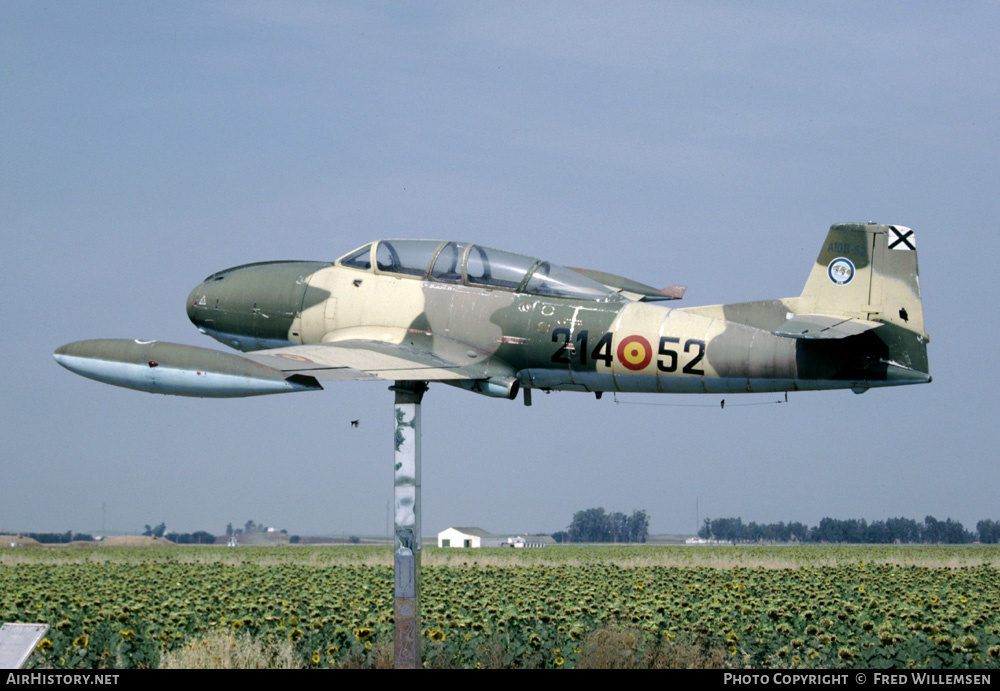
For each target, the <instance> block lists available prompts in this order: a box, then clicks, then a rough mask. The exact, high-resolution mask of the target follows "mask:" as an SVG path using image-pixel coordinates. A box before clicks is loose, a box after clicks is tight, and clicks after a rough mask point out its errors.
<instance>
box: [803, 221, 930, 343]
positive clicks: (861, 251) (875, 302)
mask: <svg viewBox="0 0 1000 691" xmlns="http://www.w3.org/2000/svg"><path fill="white" fill-rule="evenodd" d="M799 311H800V312H811V313H815V314H828V315H837V316H844V317H849V318H851V319H861V320H868V321H873V322H879V323H883V324H895V325H896V326H899V327H901V328H903V329H906V330H907V331H913V332H916V333H917V334H920V335H921V336H923V335H924V308H923V304H922V302H921V300H920V282H919V279H918V277H917V250H916V241H915V240H914V234H913V231H912V230H910V229H909V228H906V227H904V226H885V225H878V224H874V223H869V224H861V223H838V224H836V225H834V226H831V227H830V232H829V233H828V234H827V236H826V242H824V243H823V249H822V250H820V253H819V257H817V259H816V264H815V265H814V266H813V268H812V272H811V273H810V274H809V279H808V280H807V281H806V286H805V288H804V289H803V291H802V296H801V297H800V298H799Z"/></svg>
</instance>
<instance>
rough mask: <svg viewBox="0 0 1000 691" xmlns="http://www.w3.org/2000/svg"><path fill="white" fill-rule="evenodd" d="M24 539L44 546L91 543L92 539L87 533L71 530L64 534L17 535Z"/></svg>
mask: <svg viewBox="0 0 1000 691" xmlns="http://www.w3.org/2000/svg"><path fill="white" fill-rule="evenodd" d="M18 534H19V535H23V536H24V537H30V538H31V539H33V540H37V541H38V542H41V543H44V544H57V543H58V544H65V543H67V542H92V541H93V539H94V536H93V535H88V534H87V533H74V532H73V531H72V530H67V531H66V532H65V533H18Z"/></svg>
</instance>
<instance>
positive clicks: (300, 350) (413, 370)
mask: <svg viewBox="0 0 1000 691" xmlns="http://www.w3.org/2000/svg"><path fill="white" fill-rule="evenodd" d="M242 357H245V358H248V359H250V360H253V361H254V362H257V363H259V364H261V365H265V366H267V367H270V368H272V369H276V370H279V371H281V372H285V373H287V374H301V375H307V376H310V377H314V378H315V379H318V380H321V381H337V380H347V379H356V380H371V379H385V380H395V381H454V380H472V379H486V378H490V377H498V376H499V377H510V376H513V374H514V372H513V370H512V369H511V368H510V367H509V366H508V365H507V364H506V363H504V362H502V361H499V360H497V359H496V358H491V357H490V355H489V354H488V353H484V352H482V351H479V350H476V349H473V348H470V347H469V346H467V345H464V344H460V343H457V342H456V341H452V340H450V339H446V338H441V337H435V338H434V340H433V348H432V349H430V350H428V349H425V348H422V347H419V346H415V345H409V344H407V343H405V342H404V343H393V342H388V341H383V340H376V339H372V338H349V339H341V340H335V341H328V342H325V343H321V344H319V345H301V346H291V347H288V348H274V349H269V350H258V351H254V352H250V353H243V354H242Z"/></svg>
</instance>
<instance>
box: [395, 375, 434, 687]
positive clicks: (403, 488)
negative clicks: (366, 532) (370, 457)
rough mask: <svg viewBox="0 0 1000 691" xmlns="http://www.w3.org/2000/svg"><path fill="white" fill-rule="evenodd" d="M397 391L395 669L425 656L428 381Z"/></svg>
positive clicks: (413, 665) (416, 665) (413, 664)
mask: <svg viewBox="0 0 1000 691" xmlns="http://www.w3.org/2000/svg"><path fill="white" fill-rule="evenodd" d="M389 388H390V389H392V390H393V391H394V392H395V393H396V403H395V408H394V412H395V416H396V424H395V434H394V452H393V468H394V475H393V487H394V490H393V499H394V503H395V512H394V513H395V535H396V539H395V554H394V557H393V570H394V572H395V577H396V578H395V580H396V589H395V605H394V607H393V622H394V627H395V640H394V646H393V652H394V666H395V668H396V669H417V668H419V667H420V666H421V662H420V401H421V399H422V398H423V396H424V392H425V391H426V390H427V384H426V383H425V382H400V381H397V382H396V383H395V385H394V386H391V387H389Z"/></svg>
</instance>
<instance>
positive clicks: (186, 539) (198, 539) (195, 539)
mask: <svg viewBox="0 0 1000 691" xmlns="http://www.w3.org/2000/svg"><path fill="white" fill-rule="evenodd" d="M142 534H143V535H145V536H146V537H162V538H164V539H166V540H170V541H171V542H176V543H177V544H179V545H211V544H214V543H215V535H212V533H210V532H208V531H206V530H199V531H197V532H194V533H168V532H167V524H166V523H160V524H159V525H158V526H155V527H152V528H151V527H150V526H149V524H148V523H147V524H146V529H145V530H144V531H142Z"/></svg>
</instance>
